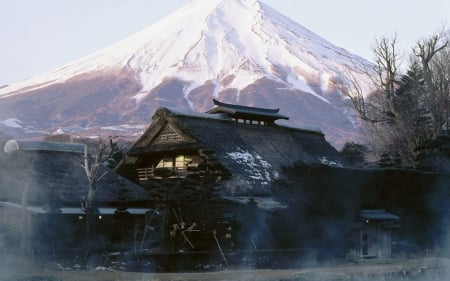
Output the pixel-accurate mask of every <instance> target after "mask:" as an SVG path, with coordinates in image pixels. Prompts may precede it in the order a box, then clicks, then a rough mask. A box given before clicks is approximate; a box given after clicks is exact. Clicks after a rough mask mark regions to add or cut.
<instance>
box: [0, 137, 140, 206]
mask: <svg viewBox="0 0 450 281" xmlns="http://www.w3.org/2000/svg"><path fill="white" fill-rule="evenodd" d="M18 143H19V147H21V148H23V149H20V148H18V149H16V151H13V152H11V153H10V154H0V201H8V202H21V200H22V195H23V191H24V190H25V189H26V188H28V193H27V202H28V204H30V205H31V204H38V205H39V204H47V203H49V202H50V201H51V202H53V203H54V202H59V203H57V204H60V205H62V206H68V205H76V206H79V205H80V199H81V198H82V197H83V196H86V195H87V191H88V189H87V186H88V181H87V177H86V174H85V171H84V168H83V167H82V165H83V153H82V152H83V150H84V145H83V144H55V143H44V142H28V143H27V142H24V141H22V142H18ZM51 148H55V149H51ZM105 169H106V167H105ZM123 196H125V197H126V201H127V202H129V203H132V202H135V203H137V202H139V201H143V200H147V199H148V197H147V196H148V195H147V193H146V192H145V191H144V190H143V189H142V188H141V187H140V186H138V185H136V184H135V183H133V182H131V181H129V180H127V179H125V178H123V177H121V176H120V175H118V174H117V173H115V172H113V171H111V172H109V173H108V174H107V175H106V176H105V177H104V178H103V179H102V180H101V181H99V183H98V188H97V193H96V201H97V202H98V204H100V205H115V204H118V201H119V197H123Z"/></svg>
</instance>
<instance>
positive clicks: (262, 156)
mask: <svg viewBox="0 0 450 281" xmlns="http://www.w3.org/2000/svg"><path fill="white" fill-rule="evenodd" d="M214 103H215V104H216V107H215V108H214V109H212V110H210V111H208V113H196V112H192V111H187V110H179V109H172V108H159V109H158V110H157V111H156V113H155V115H154V116H153V122H152V124H151V125H150V127H149V128H148V129H147V130H146V131H145V133H144V134H143V135H142V137H141V138H140V139H139V140H138V141H137V142H136V143H135V144H134V145H133V147H132V148H131V149H130V150H129V151H128V152H127V155H126V157H125V158H124V160H123V161H122V163H121V164H120V167H119V168H118V171H119V173H121V174H122V175H124V176H126V177H127V178H129V179H131V180H133V181H135V182H136V183H138V184H139V185H141V186H146V185H147V184H148V183H149V181H151V180H155V179H161V178H164V177H165V178H177V179H186V178H187V179H188V178H190V177H193V178H195V177H198V176H199V175H202V174H204V173H205V172H208V173H210V174H211V173H214V175H216V176H217V179H218V180H219V182H218V184H219V186H220V188H219V192H220V194H221V195H223V197H233V199H232V200H236V201H242V200H243V198H250V197H253V198H254V199H255V200H257V202H259V201H258V199H262V198H268V197H271V195H272V191H271V183H272V182H273V180H275V179H278V177H279V175H280V170H281V169H282V167H283V166H287V165H290V164H292V163H294V162H304V163H315V164H317V163H322V164H325V165H333V166H345V162H344V160H343V159H342V157H341V156H340V155H339V153H338V152H337V151H336V149H335V148H334V147H332V146H331V145H330V144H329V143H328V142H327V141H326V140H325V137H324V134H323V133H322V132H320V131H318V130H310V129H299V128H292V127H286V126H280V125H277V124H276V123H275V122H276V120H278V119H288V117H286V116H283V115H281V114H279V113H278V109H264V108H256V107H247V106H239V105H232V104H226V103H222V102H218V101H216V100H214ZM268 202H272V203H273V201H270V200H269V201H268ZM261 204H262V202H261ZM261 206H262V205H261Z"/></svg>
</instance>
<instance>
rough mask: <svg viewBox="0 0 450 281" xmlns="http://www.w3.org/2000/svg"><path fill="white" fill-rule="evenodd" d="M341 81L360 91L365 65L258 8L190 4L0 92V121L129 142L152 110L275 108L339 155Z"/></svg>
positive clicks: (202, 0)
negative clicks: (318, 134)
mask: <svg viewBox="0 0 450 281" xmlns="http://www.w3.org/2000/svg"><path fill="white" fill-rule="evenodd" d="M347 73H348V74H351V75H352V76H354V77H355V78H356V79H358V80H359V81H361V83H362V84H363V85H365V86H366V87H367V88H369V87H370V81H371V80H370V75H371V73H372V65H371V64H370V63H369V62H367V61H365V60H364V59H362V58H360V57H358V56H355V55H352V54H350V53H349V52H347V51H345V50H344V49H342V48H338V47H336V46H334V45H333V44H331V43H330V42H328V41H326V40H325V39H322V38H320V37H319V36H317V35H315V34H314V33H312V32H311V31H309V30H307V29H305V28H304V27H302V26H301V25H299V24H298V23H295V22H294V21H292V20H290V19H288V18H286V17H285V16H283V15H281V14H280V13H278V12H277V11H275V10H273V9H272V8H270V7H269V6H267V5H265V4H264V3H262V2H260V1H257V0H196V1H193V2H191V3H190V4H188V5H186V6H184V7H182V8H181V9H179V10H178V11H176V12H174V13H173V14H171V15H169V16H168V17H166V18H164V19H163V20H161V21H160V22H158V23H156V24H154V25H152V26H150V27H148V28H147V29H145V30H143V31H142V32H140V33H138V34H135V35H134V36H131V37H130V38H127V39H125V40H123V41H121V42H118V43H116V44H115V45H113V46H111V47H109V48H106V49H103V50H100V51H98V52H96V53H94V54H92V55H90V56H88V57H85V58H82V59H80V60H78V61H75V62H73V63H70V64H68V65H66V66H63V67H61V68H59V69H56V70H54V71H51V72H49V73H45V74H42V75H39V76H36V77H33V78H31V79H29V80H26V81H23V82H21V83H17V84H14V85H11V86H8V87H4V88H1V89H0V107H1V108H0V121H1V120H9V119H11V118H16V119H19V120H20V121H21V122H22V123H23V124H25V125H24V127H27V128H28V129H29V130H44V131H49V132H51V131H53V130H57V129H59V128H62V130H63V131H66V132H70V133H83V134H88V133H89V134H90V133H95V134H99V133H103V134H109V133H111V130H119V129H120V130H124V131H125V133H126V134H130V133H132V132H136V131H137V130H140V129H142V128H143V127H145V125H146V124H148V123H149V122H150V121H151V120H150V119H151V116H152V115H153V112H154V111H155V109H156V108H157V107H159V106H170V107H178V108H190V109H192V110H196V111H206V110H208V109H210V108H211V107H212V98H213V97H214V98H217V99H219V100H222V101H224V102H230V103H238V104H243V105H250V106H252V105H254V106H259V107H277V108H280V109H281V112H282V113H283V114H285V115H288V116H290V117H291V119H290V120H289V121H288V123H289V124H291V125H294V126H300V127H319V128H321V129H322V130H323V131H324V132H325V134H326V136H327V138H328V139H329V140H330V141H331V142H332V143H333V144H335V145H337V146H339V145H342V144H343V143H344V142H345V141H347V140H349V139H354V138H355V137H358V136H359V135H360V132H359V128H358V126H356V125H355V124H354V121H353V120H352V119H353V118H352V116H351V114H350V113H349V112H348V108H347V107H345V106H344V103H345V102H344V99H343V97H342V95H341V94H340V93H339V92H338V91H337V90H336V89H335V87H334V85H333V81H335V80H336V79H339V78H340V77H341V76H342V75H346V74H347ZM0 125H1V123H0ZM119 125H121V127H117V126H119ZM105 127H107V128H105Z"/></svg>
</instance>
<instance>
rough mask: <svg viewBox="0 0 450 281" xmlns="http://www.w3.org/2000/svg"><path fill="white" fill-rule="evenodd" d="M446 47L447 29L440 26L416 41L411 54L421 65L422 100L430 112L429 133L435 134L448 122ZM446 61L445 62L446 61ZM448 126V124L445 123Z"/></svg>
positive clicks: (447, 46)
mask: <svg viewBox="0 0 450 281" xmlns="http://www.w3.org/2000/svg"><path fill="white" fill-rule="evenodd" d="M448 48H449V31H448V30H447V31H446V30H445V29H444V28H442V29H441V30H439V31H438V32H436V33H435V34H433V35H431V36H428V37H424V38H423V39H420V40H418V41H417V43H416V46H415V47H413V48H412V51H413V54H414V55H415V56H416V57H417V58H418V59H419V61H420V62H421V65H422V71H423V79H424V83H425V87H426V92H425V93H424V102H425V103H426V106H427V108H428V110H429V112H430V114H429V115H430V118H431V122H432V124H431V135H432V136H435V135H436V134H439V133H440V131H441V130H442V126H443V125H444V124H446V123H448V122H447V121H448V120H446V119H447V116H448V95H449V92H448V81H449V80H448V65H447V66H445V65H446V64H448V61H447V60H448V52H449V51H448ZM446 61H447V62H446ZM447 127H448V125H447Z"/></svg>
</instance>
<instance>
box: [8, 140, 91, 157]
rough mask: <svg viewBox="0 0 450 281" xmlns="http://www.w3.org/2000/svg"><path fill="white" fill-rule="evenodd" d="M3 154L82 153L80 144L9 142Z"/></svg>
mask: <svg viewBox="0 0 450 281" xmlns="http://www.w3.org/2000/svg"><path fill="white" fill-rule="evenodd" d="M3 150H4V151H5V153H8V154H11V153H13V152H15V151H19V150H20V151H51V152H73V153H84V144H82V143H61V142H46V141H20V140H9V141H8V142H6V144H5V147H4V149H3Z"/></svg>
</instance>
